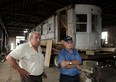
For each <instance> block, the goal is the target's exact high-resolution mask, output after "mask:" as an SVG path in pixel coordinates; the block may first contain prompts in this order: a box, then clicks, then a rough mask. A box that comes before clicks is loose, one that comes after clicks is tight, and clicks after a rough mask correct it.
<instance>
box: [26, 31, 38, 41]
mask: <svg viewBox="0 0 116 82" xmlns="http://www.w3.org/2000/svg"><path fill="white" fill-rule="evenodd" d="M36 33H39V32H38V31H32V32H30V33H29V35H28V41H30V40H31V38H33V34H36ZM39 34H40V33H39Z"/></svg>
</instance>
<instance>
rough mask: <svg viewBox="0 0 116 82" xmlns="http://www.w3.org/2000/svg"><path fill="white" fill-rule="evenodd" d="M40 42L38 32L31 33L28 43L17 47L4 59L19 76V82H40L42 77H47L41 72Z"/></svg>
mask: <svg viewBox="0 0 116 82" xmlns="http://www.w3.org/2000/svg"><path fill="white" fill-rule="evenodd" d="M40 40H41V35H40V33H39V32H31V33H30V34H29V37H28V42H27V43H23V44H20V45H19V46H17V47H16V49H14V50H13V51H11V52H10V53H9V55H8V56H7V57H6V59H7V61H8V62H9V64H10V65H11V66H12V67H13V68H14V69H15V70H16V71H17V72H18V73H19V74H20V76H21V82H42V75H44V77H45V78H46V77H47V76H46V74H45V73H44V72H43V69H44V65H43V64H44V56H43V54H42V49H41V47H40ZM17 60H19V64H18V63H17Z"/></svg>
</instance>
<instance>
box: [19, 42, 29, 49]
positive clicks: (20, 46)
mask: <svg viewBox="0 0 116 82" xmlns="http://www.w3.org/2000/svg"><path fill="white" fill-rule="evenodd" d="M28 45H29V43H28V42H26V43H22V44H20V45H18V46H17V48H25V47H27V46H28Z"/></svg>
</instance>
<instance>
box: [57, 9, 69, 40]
mask: <svg viewBox="0 0 116 82" xmlns="http://www.w3.org/2000/svg"><path fill="white" fill-rule="evenodd" d="M66 30H67V12H66V10H64V11H61V12H60V13H58V41H61V40H63V39H64V37H66Z"/></svg>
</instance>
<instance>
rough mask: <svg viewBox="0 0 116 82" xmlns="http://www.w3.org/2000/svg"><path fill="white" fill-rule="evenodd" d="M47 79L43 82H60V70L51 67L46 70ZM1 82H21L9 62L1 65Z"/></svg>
mask: <svg viewBox="0 0 116 82" xmlns="http://www.w3.org/2000/svg"><path fill="white" fill-rule="evenodd" d="M45 72H46V74H47V77H48V78H47V79H43V82H59V69H58V68H56V67H54V66H51V67H49V68H45ZM0 82H20V77H19V75H18V73H17V72H16V71H15V70H14V69H12V68H11V67H10V66H9V64H8V63H7V62H5V63H0Z"/></svg>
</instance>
